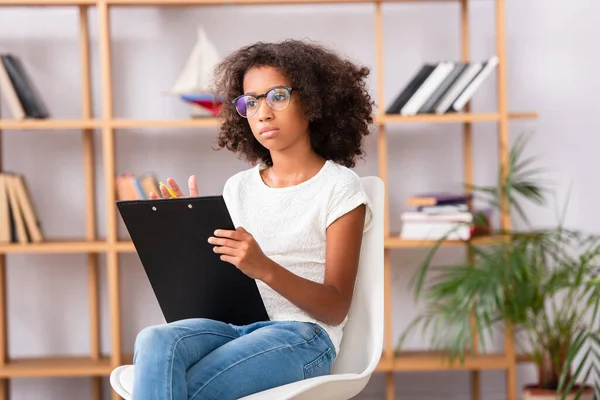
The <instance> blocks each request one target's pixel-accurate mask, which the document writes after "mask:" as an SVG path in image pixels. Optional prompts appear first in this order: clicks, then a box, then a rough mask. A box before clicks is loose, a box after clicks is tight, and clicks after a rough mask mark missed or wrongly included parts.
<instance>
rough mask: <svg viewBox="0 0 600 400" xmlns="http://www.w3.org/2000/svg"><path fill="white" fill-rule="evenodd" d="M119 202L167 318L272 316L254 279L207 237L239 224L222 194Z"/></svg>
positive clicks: (233, 320) (238, 321) (249, 319)
mask: <svg viewBox="0 0 600 400" xmlns="http://www.w3.org/2000/svg"><path fill="white" fill-rule="evenodd" d="M116 205H117V208H118V210H119V213H120V215H121V218H122V219H123V222H124V223H125V226H126V228H127V230H128V232H129V236H130V237H131V240H132V241H133V244H134V246H135V249H136V251H137V253H138V255H139V258H140V261H141V263H142V265H143V267H144V270H145V272H146V276H147V277H148V280H149V282H150V285H151V287H152V290H153V291H154V294H155V296H156V299H157V301H158V304H159V305H160V308H161V311H162V313H163V315H164V317H165V320H166V321H167V322H172V321H178V320H182V319H187V318H209V319H213V320H217V321H222V322H225V323H230V324H234V325H246V324H250V323H253V322H258V321H268V320H269V317H268V315H267V312H266V309H265V306H264V303H263V301H262V297H261V296H260V292H259V291H258V286H257V285H256V281H255V280H254V279H252V278H250V277H249V276H247V275H246V274H244V273H243V272H242V271H240V270H239V269H237V267H236V266H235V265H232V264H230V263H228V262H225V261H223V260H221V259H220V254H217V253H215V252H214V251H213V247H214V245H212V244H210V243H208V238H209V237H210V236H214V231H215V230H216V229H231V230H233V229H235V226H234V224H233V222H232V219H231V216H230V214H229V211H228V210H227V206H226V204H225V201H224V199H223V196H200V197H180V198H162V199H144V200H119V201H117V202H116Z"/></svg>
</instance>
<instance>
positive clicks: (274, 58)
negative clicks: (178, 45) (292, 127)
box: [214, 39, 374, 167]
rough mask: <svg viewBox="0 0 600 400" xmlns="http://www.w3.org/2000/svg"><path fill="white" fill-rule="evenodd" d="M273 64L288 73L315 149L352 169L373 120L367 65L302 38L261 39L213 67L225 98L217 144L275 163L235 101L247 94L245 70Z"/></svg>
mask: <svg viewBox="0 0 600 400" xmlns="http://www.w3.org/2000/svg"><path fill="white" fill-rule="evenodd" d="M260 66H270V67H274V68H277V69H278V70H279V71H280V72H281V73H282V74H283V75H285V76H286V77H288V78H289V79H290V80H291V81H292V83H293V86H294V87H296V86H297V87H299V88H300V89H301V90H299V91H298V92H294V93H297V95H298V96H300V102H301V105H302V109H303V110H304V113H305V116H306V118H307V119H308V121H309V128H308V129H309V132H310V142H311V146H312V148H313V150H314V151H315V152H316V153H317V154H319V155H320V156H321V157H323V158H325V159H329V160H332V161H334V162H337V163H339V164H342V165H344V166H346V167H354V165H355V161H356V159H357V158H362V157H363V156H364V152H363V149H362V142H363V137H364V136H366V135H368V134H369V124H371V123H372V122H373V117H372V109H373V105H374V102H373V101H372V100H371V96H370V94H369V92H368V90H367V89H366V86H367V85H366V82H365V80H366V77H367V76H368V75H369V72H370V70H369V68H367V67H364V66H358V65H356V64H354V63H353V62H351V61H350V60H347V59H344V58H342V57H341V56H339V55H338V54H336V53H335V52H333V51H331V50H329V49H327V48H325V47H324V46H322V45H318V44H315V43H312V42H311V43H308V42H306V41H300V40H292V39H289V40H285V41H282V42H279V43H264V42H258V43H255V44H252V45H248V46H245V47H242V48H240V49H239V50H237V51H235V52H233V53H232V54H230V55H229V56H228V57H226V58H225V59H224V60H222V62H221V63H220V64H219V65H218V66H217V67H216V68H215V71H214V94H215V95H216V96H219V97H221V98H222V99H223V105H222V108H221V111H220V116H221V117H223V123H222V124H221V127H220V131H219V135H218V138H217V145H218V147H219V148H224V147H226V148H227V149H229V150H231V151H233V152H235V153H237V154H238V156H240V158H245V159H246V160H247V161H249V162H251V163H256V162H257V161H258V160H260V161H262V162H263V163H264V164H266V165H268V166H271V165H272V164H273V162H272V160H271V155H270V153H269V150H268V149H266V148H265V147H263V146H262V145H261V144H260V143H259V142H258V141H257V140H256V138H255V137H254V135H253V134H252V131H251V129H250V126H249V124H248V121H246V120H245V119H244V118H242V117H241V116H240V115H239V114H238V113H237V111H236V109H235V106H234V105H233V104H232V102H231V100H233V99H234V98H235V97H237V96H239V95H240V94H242V93H243V81H244V75H245V73H246V71H248V70H249V69H250V68H252V67H260Z"/></svg>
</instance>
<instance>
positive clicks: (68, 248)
mask: <svg viewBox="0 0 600 400" xmlns="http://www.w3.org/2000/svg"><path fill="white" fill-rule="evenodd" d="M107 250H108V244H107V243H106V242H103V241H99V240H85V239H84V240H77V239H76V240H63V241H58V240H56V241H43V242H41V243H26V244H21V243H2V244H0V254H9V253H47V254H51V253H103V252H105V251H107Z"/></svg>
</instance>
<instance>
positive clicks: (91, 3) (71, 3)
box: [0, 0, 96, 7]
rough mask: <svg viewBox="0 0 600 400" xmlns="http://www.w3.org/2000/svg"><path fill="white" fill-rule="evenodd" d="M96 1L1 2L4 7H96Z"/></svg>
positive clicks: (42, 0) (21, 0)
mask: <svg viewBox="0 0 600 400" xmlns="http://www.w3.org/2000/svg"><path fill="white" fill-rule="evenodd" d="M94 5H96V1H95V0H18V1H15V0H0V7H2V6H11V7H15V6H19V7H20V6H94Z"/></svg>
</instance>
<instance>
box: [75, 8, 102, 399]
mask: <svg viewBox="0 0 600 400" xmlns="http://www.w3.org/2000/svg"><path fill="white" fill-rule="evenodd" d="M88 9H89V7H88V6H79V53H80V57H81V114H82V115H81V116H82V118H83V119H84V120H89V119H92V78H91V66H90V33H89V19H88ZM83 171H84V180H85V196H86V224H85V225H86V226H85V228H86V229H85V230H86V234H85V237H86V240H88V241H94V240H96V226H97V222H96V190H95V189H96V182H95V174H94V131H93V130H92V129H85V130H84V131H83ZM87 266H88V290H89V318H90V357H91V359H93V360H98V359H99V358H100V327H99V325H100V311H99V309H100V305H99V303H100V301H99V298H98V297H99V294H98V280H99V278H98V255H97V254H96V253H88V254H87ZM91 392H92V398H93V399H94V400H100V399H101V398H102V380H101V378H100V377H92V390H91Z"/></svg>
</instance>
